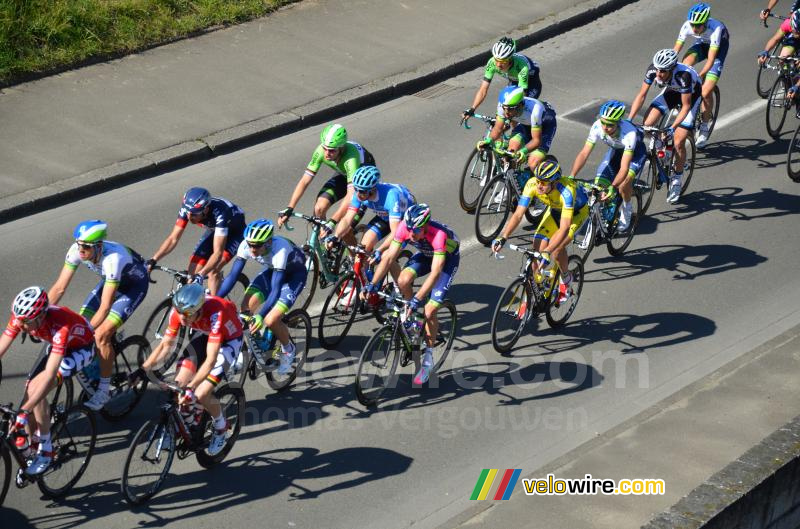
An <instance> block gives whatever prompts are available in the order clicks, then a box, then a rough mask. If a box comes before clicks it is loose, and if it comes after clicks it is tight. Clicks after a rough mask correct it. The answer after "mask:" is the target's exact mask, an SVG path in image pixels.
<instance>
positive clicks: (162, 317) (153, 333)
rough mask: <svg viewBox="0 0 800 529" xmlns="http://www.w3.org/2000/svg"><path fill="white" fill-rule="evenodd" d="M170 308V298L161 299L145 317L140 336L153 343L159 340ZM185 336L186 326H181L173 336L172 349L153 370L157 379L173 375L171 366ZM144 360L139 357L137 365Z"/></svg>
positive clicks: (166, 322)
mask: <svg viewBox="0 0 800 529" xmlns="http://www.w3.org/2000/svg"><path fill="white" fill-rule="evenodd" d="M171 310H172V298H167V299H165V300H163V301H162V302H161V303H159V304H158V305H157V306H156V308H155V309H153V312H152V313H150V316H149V317H148V318H147V323H145V324H144V329H142V336H144V337H145V339H146V340H147V341H149V342H155V343H160V342H161V340H162V339H163V338H164V333H165V332H166V330H167V325H168V323H169V322H168V319H167V318H168V317H169V312H170V311H171ZM185 337H186V328H185V327H181V328H180V329H178V336H176V337H175V340H176V342H175V347H174V349H173V350H172V352H170V353H169V354H168V355H167V357H166V358H164V360H162V361H161V365H159V366H158V367H157V368H156V369H154V370H153V374H154V375H155V376H156V378H158V379H159V380H164V379H165V377H169V378H171V377H174V375H175V370H174V369H173V368H174V366H175V361H176V360H177V359H178V354H179V353H180V351H181V350H183V340H184V339H185ZM144 360H145V359H144V358H140V359H139V365H142V362H144Z"/></svg>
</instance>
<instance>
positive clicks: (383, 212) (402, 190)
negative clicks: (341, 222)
mask: <svg viewBox="0 0 800 529" xmlns="http://www.w3.org/2000/svg"><path fill="white" fill-rule="evenodd" d="M377 191H378V196H377V197H376V198H375V200H359V198H358V194H357V193H353V199H352V200H351V201H350V207H349V208H348V209H350V210H355V211H358V210H360V209H362V208H366V209H371V210H372V211H374V212H375V214H376V215H377V216H378V217H379V218H380V219H381V220H384V221H388V220H389V219H395V220H400V219H402V218H403V214H404V213H405V212H406V209H408V207H409V206H411V205H412V204H414V195H412V194H411V191H409V190H408V188H406V187H405V186H403V185H400V184H378V186H377Z"/></svg>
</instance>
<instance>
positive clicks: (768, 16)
mask: <svg viewBox="0 0 800 529" xmlns="http://www.w3.org/2000/svg"><path fill="white" fill-rule="evenodd" d="M762 13H763V11H762ZM769 18H777V19H778V20H786V18H787V17H782V16H780V15H773V14H772V13H769V14H768V15H767V18H765V19H764V20H762V21H761V22H763V23H764V27H765V28H768V27H769V25H767V19H769Z"/></svg>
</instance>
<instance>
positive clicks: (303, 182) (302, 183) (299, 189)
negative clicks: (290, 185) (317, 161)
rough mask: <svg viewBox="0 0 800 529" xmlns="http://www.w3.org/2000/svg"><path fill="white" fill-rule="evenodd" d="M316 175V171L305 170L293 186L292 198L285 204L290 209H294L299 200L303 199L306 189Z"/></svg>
mask: <svg viewBox="0 0 800 529" xmlns="http://www.w3.org/2000/svg"><path fill="white" fill-rule="evenodd" d="M316 174H317V173H316V171H311V170H309V169H306V172H305V173H303V176H301V177H300V180H299V181H298V182H297V185H296V186H294V191H293V192H292V198H290V199H289V204H287V205H288V206H289V207H290V208H292V209H294V208H295V207H296V206H297V203H298V202H300V199H301V198H303V193H305V192H306V189H308V186H309V184H311V181H312V180H313V179H314V176H315V175H316Z"/></svg>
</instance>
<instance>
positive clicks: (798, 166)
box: [786, 126, 800, 182]
mask: <svg viewBox="0 0 800 529" xmlns="http://www.w3.org/2000/svg"><path fill="white" fill-rule="evenodd" d="M786 174H788V175H789V178H791V179H792V180H794V181H795V182H800V126H798V127H797V128H796V129H795V131H794V135H793V136H792V141H791V142H789V152H788V153H787V158H786Z"/></svg>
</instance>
